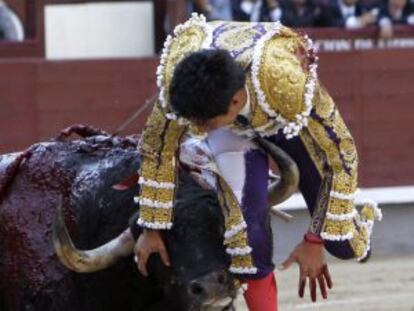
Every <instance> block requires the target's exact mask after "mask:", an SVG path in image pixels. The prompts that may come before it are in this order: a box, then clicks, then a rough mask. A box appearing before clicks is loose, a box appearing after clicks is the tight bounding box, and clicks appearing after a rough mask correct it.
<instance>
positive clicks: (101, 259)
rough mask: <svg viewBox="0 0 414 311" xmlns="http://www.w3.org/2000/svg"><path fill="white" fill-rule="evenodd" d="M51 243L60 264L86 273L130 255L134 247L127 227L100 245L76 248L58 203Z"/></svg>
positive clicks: (110, 264) (60, 205) (108, 265)
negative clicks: (88, 248) (82, 248)
mask: <svg viewBox="0 0 414 311" xmlns="http://www.w3.org/2000/svg"><path fill="white" fill-rule="evenodd" d="M53 244H54V247H55V251H56V253H57V255H58V257H59V259H60V261H61V262H62V264H64V265H65V266H66V267H67V268H69V269H71V270H73V271H75V272H83V273H86V272H95V271H99V270H103V269H105V268H108V267H110V266H112V265H113V264H115V263H116V262H117V261H118V260H119V259H121V258H123V257H126V256H128V255H130V254H131V253H132V251H133V248H134V238H133V237H132V234H131V231H130V230H129V229H127V230H125V231H124V232H122V233H121V234H120V235H119V236H118V237H116V238H115V239H113V240H112V241H110V242H108V243H106V244H104V245H102V246H99V247H97V248H95V249H92V250H88V251H82V250H78V249H77V248H76V247H75V246H74V245H73V242H72V239H71V238H70V236H69V233H68V230H67V228H66V225H65V222H64V220H63V214H62V203H60V204H59V207H58V209H57V212H56V215H55V219H54V222H53Z"/></svg>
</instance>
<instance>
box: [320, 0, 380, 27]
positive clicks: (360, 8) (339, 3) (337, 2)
mask: <svg viewBox="0 0 414 311" xmlns="http://www.w3.org/2000/svg"><path fill="white" fill-rule="evenodd" d="M328 1H329V2H328V3H325V4H322V8H321V18H320V20H319V23H318V26H325V27H345V28H347V29H359V28H364V27H366V26H370V25H374V24H376V22H377V20H378V14H379V8H378V7H374V8H372V7H367V6H364V5H362V4H361V3H360V2H359V1H358V0H328Z"/></svg>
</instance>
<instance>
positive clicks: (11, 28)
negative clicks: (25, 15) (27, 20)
mask: <svg viewBox="0 0 414 311" xmlns="http://www.w3.org/2000/svg"><path fill="white" fill-rule="evenodd" d="M23 40H24V29H23V24H22V22H21V20H20V19H19V17H18V16H17V15H16V13H15V12H13V10H12V9H10V7H9V6H8V5H7V4H6V3H5V2H4V1H2V0H0V41H23Z"/></svg>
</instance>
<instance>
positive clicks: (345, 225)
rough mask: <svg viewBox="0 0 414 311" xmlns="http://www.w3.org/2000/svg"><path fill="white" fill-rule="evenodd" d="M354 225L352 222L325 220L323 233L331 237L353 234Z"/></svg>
mask: <svg viewBox="0 0 414 311" xmlns="http://www.w3.org/2000/svg"><path fill="white" fill-rule="evenodd" d="M353 229H354V223H353V221H352V220H344V221H339V220H331V219H325V225H324V232H325V233H327V234H331V235H341V236H344V235H347V234H349V233H351V232H353Z"/></svg>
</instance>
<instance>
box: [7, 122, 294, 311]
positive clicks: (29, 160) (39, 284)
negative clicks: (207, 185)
mask: <svg viewBox="0 0 414 311" xmlns="http://www.w3.org/2000/svg"><path fill="white" fill-rule="evenodd" d="M72 131H75V132H77V133H78V134H80V135H82V136H84V137H87V138H84V139H81V140H76V141H70V142H67V141H65V140H64V139H63V137H64V136H66V135H67V134H70V133H71V132H72ZM98 134H99V135H98ZM88 136H90V137H88ZM136 147H137V146H136V140H134V139H131V138H119V137H111V136H109V135H106V133H102V132H99V131H97V130H94V129H91V128H85V127H74V128H72V129H71V130H69V131H66V132H65V135H61V137H60V138H59V139H58V140H56V141H52V142H48V143H41V144H36V145H34V146H32V147H31V148H30V149H28V150H27V151H25V152H22V153H17V154H13V155H6V156H0V221H1V226H0V252H1V257H0V275H1V278H0V310H1V311H17V310H42V311H48V310H59V311H66V310H72V311H73V310H100V311H105V310H115V309H119V310H180V311H183V310H224V308H223V306H224V305H225V304H228V302H229V297H230V298H232V297H234V294H235V290H234V287H233V282H232V279H231V276H230V275H229V274H228V273H227V269H226V267H227V265H228V258H227V256H226V255H225V251H224V248H223V243H222V236H223V231H224V219H223V215H222V211H221V208H220V206H219V204H218V200H217V197H216V194H215V193H214V192H213V191H211V190H207V189H203V187H201V186H200V185H199V184H198V183H197V182H195V180H194V178H192V177H191V175H190V174H189V173H188V172H185V171H184V170H183V169H181V170H180V185H179V187H178V192H177V200H176V201H177V204H176V205H175V207H174V208H175V225H174V227H173V229H172V230H171V231H168V233H166V234H165V239H166V245H167V248H168V251H169V253H170V257H171V260H172V263H173V266H172V268H171V269H168V268H166V267H164V266H163V265H162V263H161V261H160V259H159V257H158V256H152V257H151V258H150V261H149V266H150V277H149V278H144V277H143V276H141V275H140V274H139V273H138V271H137V269H136V265H135V263H134V261H133V260H132V254H131V252H130V251H129V252H128V253H127V254H125V253H122V252H121V253H118V254H116V253H115V254H113V255H112V257H124V258H122V259H120V260H119V261H118V260H116V261H117V262H116V263H115V264H113V265H112V266H110V267H108V268H107V269H104V270H102V271H97V272H95V273H91V274H78V273H72V272H70V271H69V270H68V269H66V268H65V267H64V266H62V264H61V263H60V262H59V260H58V259H57V257H56V254H55V250H54V248H53V243H52V236H53V234H52V223H53V219H54V217H55V211H56V206H57V205H58V203H59V201H61V203H62V211H63V214H64V216H65V217H64V218H65V220H66V223H67V224H68V227H69V231H70V233H71V235H72V236H73V237H74V244H75V245H77V247H79V249H94V248H97V247H98V246H100V245H102V244H104V243H106V242H107V241H110V240H111V239H113V238H114V237H116V236H118V235H120V234H121V233H122V232H124V233H123V235H122V234H121V237H122V236H123V238H121V239H118V240H117V243H118V244H124V246H125V245H128V247H131V245H133V241H132V240H131V235H130V234H129V231H128V230H127V231H125V228H127V227H128V220H129V218H130V217H131V215H132V214H134V212H136V209H137V206H136V205H135V204H134V203H133V200H132V198H133V196H134V195H136V193H137V191H138V188H137V186H136V185H134V186H132V187H130V188H128V189H125V190H124V191H118V190H116V189H114V187H113V185H115V184H117V183H119V182H120V181H123V180H125V179H127V178H128V177H130V176H131V175H132V174H133V173H134V172H136V171H137V169H138V168H139V164H140V163H139V154H138V153H137V150H136ZM285 160H286V159H283V158H279V164H280V163H282V166H283V162H284V161H285ZM285 164H286V165H288V164H287V163H285ZM290 178H292V177H288V178H285V179H283V178H282V182H280V183H279V185H278V186H276V187H275V188H274V189H273V190H276V191H274V192H273V194H274V195H273V196H270V199H271V201H272V202H273V203H275V202H276V201H278V200H283V199H284V198H286V196H288V195H289V194H290V193H291V192H292V189H293V188H295V186H292V184H295V183H297V180H295V178H296V179H297V176H296V177H294V178H293V180H292V179H290ZM283 181H284V182H285V183H283ZM283 184H284V185H283ZM275 195H276V196H275ZM58 219H59V218H58ZM61 225H62V224H61ZM60 229H61V230H60V233H58V234H57V235H58V236H59V234H60V236H61V238H62V239H63V241H60V242H59V243H61V245H60V246H61V254H60V255H61V256H60V257H61V260H62V259H63V260H62V261H63V262H64V263H66V265H67V266H69V267H71V268H72V269H73V270H78V271H81V270H82V268H79V267H77V266H76V265H77V264H80V266H82V264H84V263H83V262H82V261H85V262H86V264H89V265H91V264H92V265H97V266H108V262H105V260H106V259H105V260H103V261H104V262H100V260H101V259H100V258H98V259H97V261H94V260H92V261H91V262H89V261H88V260H89V259H88V258H86V257H87V256H89V254H96V253H94V251H92V253H88V252H85V253H82V252H78V253H75V255H74V257H73V258H70V257H71V256H72V255H73V254H72V255H70V254H69V255H68V253H65V252H66V251H69V253H70V252H74V251H76V249H70V244H71V241H70V240H68V239H69V237H68V236H65V235H64V231H65V228H60ZM62 232H63V233H62ZM65 238H66V240H65ZM59 243H57V244H59ZM62 245H63V246H62ZM58 247H59V245H58ZM68 247H69V249H68ZM111 247H112V248H114V245H112V246H111V245H110V246H109V249H111ZM115 248H116V245H115ZM62 249H63V251H62ZM106 249H108V246H106V247H104V249H102V248H98V249H97V254H98V255H99V254H100V252H102V251H103V250H104V251H105V250H106ZM95 252H96V251H95ZM65 256H66V257H65ZM76 256H78V257H76ZM79 256H80V257H79ZM85 256H86V257H85ZM125 256H126V257H125ZM65 258H66V259H65ZM68 258H69V259H68ZM76 258H77V259H78V262H75V263H74V261H73V259H75V260H76ZM115 259H119V258H115ZM71 260H72V261H71ZM109 261H111V263H112V261H115V260H114V258H112V259H110V260H109ZM86 270H87V269H85V271H86ZM92 270H94V268H92ZM92 270H90V271H92ZM95 270H99V268H98V269H95Z"/></svg>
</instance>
